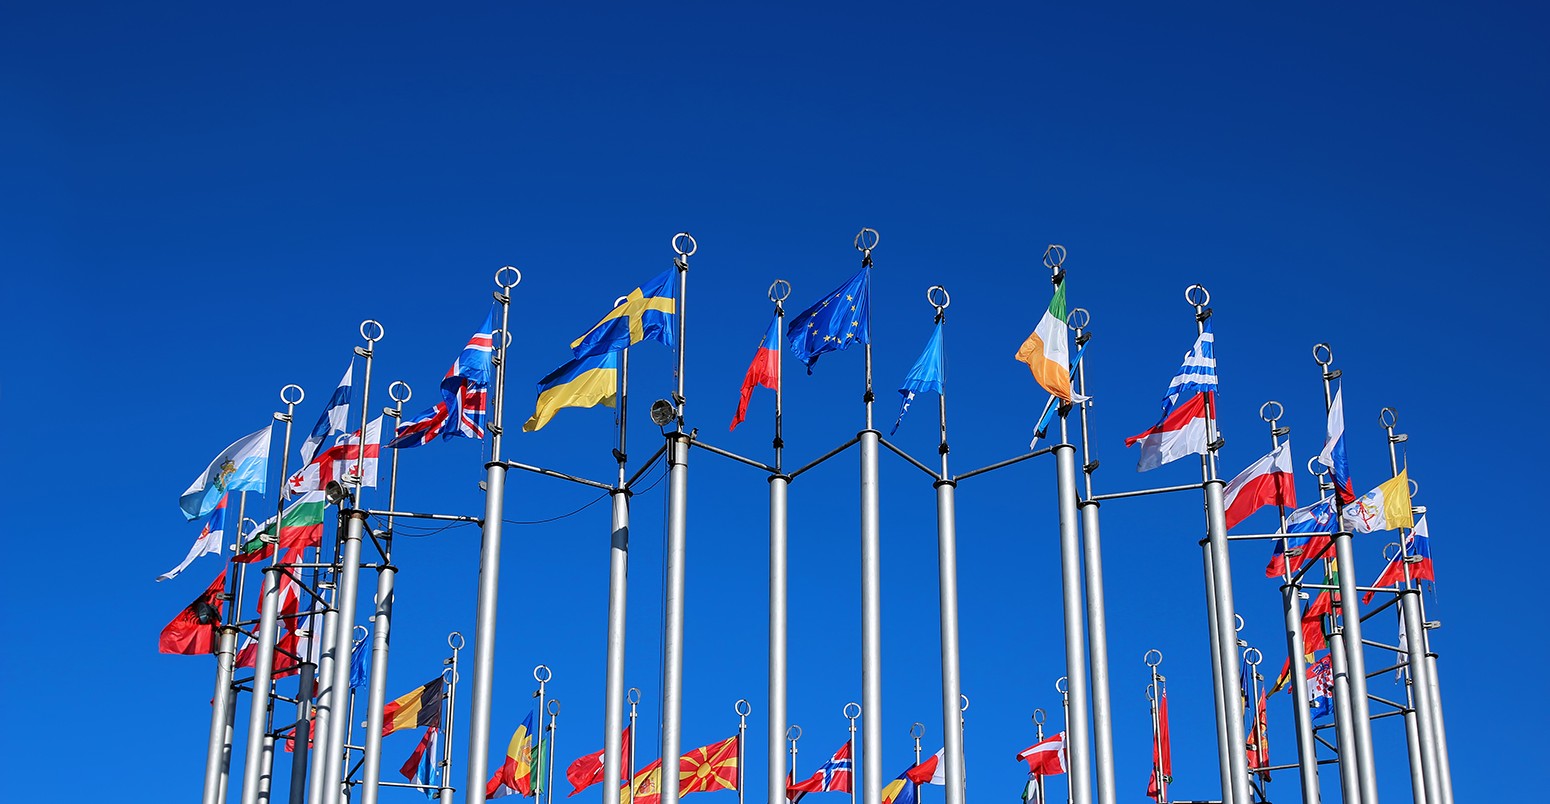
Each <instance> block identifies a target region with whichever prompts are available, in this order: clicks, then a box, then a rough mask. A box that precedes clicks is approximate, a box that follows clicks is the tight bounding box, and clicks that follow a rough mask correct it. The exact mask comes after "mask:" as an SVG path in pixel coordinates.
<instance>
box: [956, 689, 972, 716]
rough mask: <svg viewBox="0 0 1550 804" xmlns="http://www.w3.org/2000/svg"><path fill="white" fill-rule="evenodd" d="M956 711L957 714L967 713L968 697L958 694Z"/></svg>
mask: <svg viewBox="0 0 1550 804" xmlns="http://www.w3.org/2000/svg"><path fill="white" fill-rule="evenodd" d="M958 711H959V712H967V711H969V696H967V695H964V694H963V693H961V692H960V693H958Z"/></svg>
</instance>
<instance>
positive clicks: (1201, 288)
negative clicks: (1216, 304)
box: [1184, 285, 1211, 307]
mask: <svg viewBox="0 0 1550 804" xmlns="http://www.w3.org/2000/svg"><path fill="white" fill-rule="evenodd" d="M1184 301H1187V302H1189V303H1190V305H1191V306H1194V307H1204V306H1206V305H1208V304H1210V303H1211V291H1209V290H1206V286H1205V285H1190V286H1189V287H1187V288H1185V289H1184Z"/></svg>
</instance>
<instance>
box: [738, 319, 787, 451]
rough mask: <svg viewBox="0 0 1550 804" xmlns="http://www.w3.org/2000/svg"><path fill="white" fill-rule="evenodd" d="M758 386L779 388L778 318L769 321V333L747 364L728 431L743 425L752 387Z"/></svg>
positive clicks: (751, 394)
mask: <svg viewBox="0 0 1550 804" xmlns="http://www.w3.org/2000/svg"><path fill="white" fill-rule="evenodd" d="M759 385H762V386H764V387H765V388H769V389H772V390H773V389H775V388H778V387H779V386H780V319H779V318H776V319H774V320H772V321H770V331H769V332H766V333H764V340H763V341H760V342H759V351H757V352H755V353H754V356H753V362H752V363H750V364H748V373H747V374H746V375H744V377H743V391H742V395H741V396H739V397H738V400H737V413H736V414H735V415H733V416H732V426H731V427H728V428H727V429H728V430H736V429H737V426H738V425H739V424H742V423H743V417H745V416H747V415H748V399H749V398H750V397H752V396H753V389H754V387H755V386H759Z"/></svg>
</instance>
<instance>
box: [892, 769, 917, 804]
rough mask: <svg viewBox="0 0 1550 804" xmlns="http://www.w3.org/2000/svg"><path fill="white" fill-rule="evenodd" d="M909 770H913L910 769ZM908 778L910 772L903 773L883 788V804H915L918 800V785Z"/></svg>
mask: <svg viewBox="0 0 1550 804" xmlns="http://www.w3.org/2000/svg"><path fill="white" fill-rule="evenodd" d="M910 770H914V768H913V767H911V768H910ZM909 776H910V771H905V772H903V773H901V774H899V778H897V779H894V780H893V781H891V782H889V783H888V784H887V786H885V787H884V788H883V804H915V802H917V801H919V800H920V795H919V788H920V785H918V784H916V783H915V782H914V781H913V780H911V779H910V778H909Z"/></svg>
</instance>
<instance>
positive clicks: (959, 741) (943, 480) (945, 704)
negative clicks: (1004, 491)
mask: <svg viewBox="0 0 1550 804" xmlns="http://www.w3.org/2000/svg"><path fill="white" fill-rule="evenodd" d="M939 295H940V298H938V296H939ZM926 302H927V303H928V304H930V305H931V306H932V308H934V310H935V323H936V325H937V326H938V327H945V326H946V320H947V307H948V305H949V304H951V303H952V297H950V296H949V295H948V294H947V288H944V287H942V286H941V285H933V286H932V287H931V288H930V289H928V290H927V291H926ZM943 337H944V341H945V337H946V333H945V332H944V333H943ZM937 432H938V435H939V438H940V441H939V443H938V446H937V454H938V455H940V456H941V459H942V470H941V473H940V475H938V480H937V481H936V483H935V486H936V533H937V547H936V557H937V579H938V589H939V590H940V598H939V599H940V601H941V603H940V616H941V627H942V749H943V750H942V764H943V766H944V770H945V773H944V774H943V775H944V776H945V777H946V779H945V780H946V782H947V792H946V794H945V796H944V797H945V799H946V801H947V804H963V800H964V773H963V713H962V711H961V710H959V708H958V707H959V698H960V696H961V695H962V694H963V693H962V685H963V681H962V678H961V676H960V675H959V655H958V514H957V509H956V508H955V500H954V492H955V491H956V490H957V487H958V484H957V483H955V482H953V481H952V480H950V479H949V477H950V475H949V474H948V471H947V452H948V447H947V357H946V347H945V346H943V354H942V392H941V393H939V394H937Z"/></svg>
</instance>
